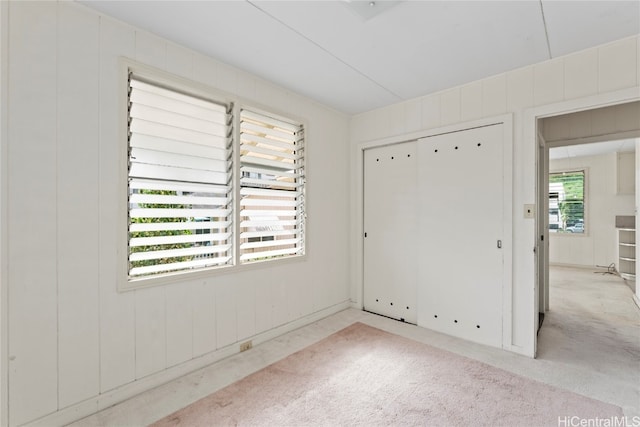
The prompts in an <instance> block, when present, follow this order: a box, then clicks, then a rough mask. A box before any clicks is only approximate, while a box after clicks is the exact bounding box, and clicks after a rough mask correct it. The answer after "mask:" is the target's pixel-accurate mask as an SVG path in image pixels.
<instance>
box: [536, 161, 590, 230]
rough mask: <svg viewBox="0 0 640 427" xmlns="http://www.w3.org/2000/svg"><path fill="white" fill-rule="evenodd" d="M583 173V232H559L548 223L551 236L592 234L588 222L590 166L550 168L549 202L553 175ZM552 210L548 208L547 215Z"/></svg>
mask: <svg viewBox="0 0 640 427" xmlns="http://www.w3.org/2000/svg"><path fill="white" fill-rule="evenodd" d="M580 172H581V173H583V176H584V178H583V179H584V182H583V188H582V205H583V215H582V219H583V224H584V229H583V232H582V233H568V232H560V233H559V232H557V231H551V229H550V223H549V224H548V225H547V232H548V233H549V235H550V236H563V237H587V236H589V234H590V230H591V227H590V225H589V222H588V218H589V203H588V194H589V168H588V167H583V166H576V167H565V168H561V169H554V170H550V171H549V176H548V178H547V203H549V200H550V195H551V193H550V192H549V184H550V183H551V181H550V178H551V175H559V174H563V173H565V174H570V173H580ZM549 211H550V207H549V209H548V212H547V215H549V213H550V212H549Z"/></svg>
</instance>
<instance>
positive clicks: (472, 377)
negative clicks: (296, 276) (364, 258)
mask: <svg viewBox="0 0 640 427" xmlns="http://www.w3.org/2000/svg"><path fill="white" fill-rule="evenodd" d="M574 416H576V417H580V418H581V419H595V418H600V419H603V418H611V417H622V410H621V409H620V408H619V407H617V406H614V405H610V404H607V403H603V402H600V401H597V400H594V399H590V398H587V397H584V396H580V395H578V394H575V393H573V392H569V391H566V390H562V389H559V388H556V387H553V386H550V385H547V384H543V383H540V382H537V381H533V380H530V379H527V378H524V377H521V376H518V375H514V374H512V373H509V372H507V371H504V370H502V369H498V368H494V367H492V366H489V365H486V364H484V363H481V362H477V361H475V360H471V359H468V358H465V357H462V356H458V355H455V354H453V353H450V352H447V351H444V350H440V349H437V348H434V347H431V346H429V345H426V344H422V343H419V342H416V341H413V340H410V339H407V338H403V337H400V336H397V335H394V334H390V333H387V332H384V331H381V330H379V329H376V328H373V327H371V326H367V325H364V324H362V323H355V324H353V325H351V326H349V327H347V328H345V329H343V330H341V331H339V332H336V333H335V334H333V335H331V336H329V337H327V338H325V339H324V340H322V341H319V342H318V343H316V344H314V345H311V346H309V347H307V348H305V349H303V350H301V351H299V352H297V353H294V354H292V355H290V356H288V357H286V358H284V359H282V360H280V361H279V362H277V363H274V364H273V365H270V366H268V367H266V368H264V369H262V370H260V371H258V372H256V373H254V374H252V375H249V376H248V377H246V378H244V379H242V380H240V381H237V382H236V383H234V384H231V385H230V386H228V387H225V388H223V389H222V390H219V391H217V392H215V393H213V394H211V395H209V396H207V397H205V398H204V399H201V400H199V401H197V402H195V403H193V404H192V405H190V406H187V407H186V408H183V409H181V410H180V411H177V412H175V413H173V414H171V415H169V416H167V417H166V418H163V419H162V420H160V421H158V422H157V423H156V424H154V426H176V425H180V426H219V425H251V426H254V425H259V426H262V425H264V426H305V425H309V426H315V425H349V426H350V425H430V426H431V425H433V426H453V425H455V426H479V425H485V426H495V425H510V426H543V425H549V426H558V417H562V419H565V417H569V418H570V417H574ZM567 419H568V418H567ZM561 425H569V424H568V422H567V423H566V424H561ZM585 425H586V424H585Z"/></svg>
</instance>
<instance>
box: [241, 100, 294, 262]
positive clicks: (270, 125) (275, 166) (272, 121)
mask: <svg viewBox="0 0 640 427" xmlns="http://www.w3.org/2000/svg"><path fill="white" fill-rule="evenodd" d="M240 174H241V176H240V209H241V211H240V262H241V263H247V262H254V261H263V260H270V259H276V258H283V257H291V256H296V255H302V254H304V250H305V246H304V227H305V201H304V193H305V168H304V129H303V126H302V125H301V124H299V123H295V122H292V121H288V120H286V119H282V118H279V117H274V116H271V115H268V114H263V113H258V112H254V111H249V110H242V111H241V113H240Z"/></svg>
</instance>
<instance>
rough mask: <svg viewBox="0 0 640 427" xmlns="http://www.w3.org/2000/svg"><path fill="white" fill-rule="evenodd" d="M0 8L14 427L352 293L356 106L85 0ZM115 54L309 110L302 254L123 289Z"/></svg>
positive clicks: (147, 378) (106, 401)
mask: <svg viewBox="0 0 640 427" xmlns="http://www.w3.org/2000/svg"><path fill="white" fill-rule="evenodd" d="M1 6H2V11H3V12H2V15H0V18H4V17H5V14H4V11H5V9H8V19H9V22H8V30H5V28H6V26H5V25H3V26H2V31H3V37H2V41H3V43H4V42H5V41H7V39H8V47H9V49H8V53H7V52H6V50H3V55H7V58H5V57H4V56H3V58H2V60H3V61H2V64H3V66H4V64H5V59H8V73H9V81H8V86H9V88H10V91H9V94H8V95H7V94H6V93H5V92H2V100H3V103H2V105H3V106H4V103H5V102H7V103H8V108H9V110H10V113H9V114H7V113H6V111H4V110H2V118H3V120H4V119H5V118H7V119H8V129H7V132H8V139H5V138H2V147H3V150H4V148H5V147H6V149H7V154H8V157H7V158H2V172H3V174H4V172H5V171H7V173H8V190H7V191H6V192H5V191H3V192H2V200H3V203H4V200H5V196H6V197H7V201H8V203H7V206H8V213H7V216H6V217H4V216H3V224H6V226H7V230H8V238H7V242H6V244H7V247H8V253H6V254H5V253H4V252H2V255H3V257H5V256H6V262H7V264H8V266H9V271H8V283H7V282H5V281H4V280H3V282H2V287H3V289H5V288H8V292H9V302H8V315H7V319H8V323H9V331H8V337H9V342H8V348H6V349H5V351H7V352H8V353H7V354H8V355H9V360H10V362H9V368H8V369H9V375H8V387H9V395H10V397H9V401H10V403H9V408H8V409H9V413H8V419H9V422H10V424H11V425H18V424H23V423H27V422H30V421H33V420H36V419H39V418H41V417H45V418H41V419H40V422H42V423H43V424H62V423H65V422H68V421H71V420H73V419H77V418H79V417H82V416H84V415H87V414H89V413H92V412H94V411H96V410H98V409H101V408H102V407H104V406H107V405H110V404H113V403H115V402H117V401H118V400H122V399H124V398H126V397H128V396H130V395H132V394H135V393H138V392H140V391H143V390H145V389H148V388H150V387H153V386H155V385H158V384H159V383H161V382H163V381H167V380H168V379H170V378H173V377H176V376H179V375H180V374H183V373H185V372H187V371H189V370H193V369H195V368H197V367H199V366H203V365H205V364H208V363H210V362H212V361H214V360H216V359H218V358H221V357H223V356H225V355H228V354H231V353H234V352H237V351H238V345H237V344H234V343H238V342H240V341H244V340H246V339H248V338H251V337H256V336H257V337H258V339H264V338H265V337H268V336H273V335H275V334H278V333H282V331H283V330H286V329H287V327H288V328H293V327H296V325H300V324H302V323H305V322H310V321H312V320H313V319H314V318H316V317H320V316H324V315H326V314H328V313H331V312H333V311H337V310H339V309H341V308H343V307H346V306H347V302H348V299H349V285H348V279H349V277H348V267H349V266H348V262H349V240H348V237H347V236H348V221H349V214H348V209H349V205H348V200H349V197H348V196H349V188H348V185H347V184H346V183H347V182H348V179H349V175H348V167H349V164H348V156H349V145H348V119H349V118H348V117H347V116H345V115H343V114H340V113H337V112H335V111H333V110H330V109H328V108H326V107H324V106H322V105H319V104H317V103H315V102H313V101H311V100H308V99H305V98H303V97H301V96H299V95H297V94H295V93H291V92H288V91H286V90H284V89H282V88H279V87H277V86H274V85H272V84H270V83H268V82H266V81H263V80H261V79H259V78H256V77H254V76H252V75H250V74H248V73H245V72H243V71H240V70H237V69H234V68H232V67H229V66H227V65H225V64H222V63H220V62H217V61H215V60H213V59H211V58H208V57H205V56H203V55H200V54H198V53H195V52H192V51H190V50H187V49H185V48H182V47H180V46H177V45H175V44H172V43H169V42H167V41H165V40H163V39H160V38H158V37H156V36H154V35H151V34H149V33H146V32H144V31H140V30H137V29H135V28H133V27H130V26H127V25H124V24H121V23H119V22H116V21H114V20H112V19H110V18H107V17H104V16H100V15H98V14H96V13H95V12H93V11H90V10H89V9H86V8H84V7H83V6H79V5H77V4H73V3H69V2H60V3H58V2H11V3H10V4H8V5H7V3H5V2H2V5H1ZM4 23H5V22H4V20H3V21H2V24H4ZM5 31H8V37H5V35H4V32H5ZM120 56H126V57H129V58H132V59H135V60H137V61H139V62H141V63H143V64H147V65H151V66H155V67H157V68H160V69H162V70H165V71H168V72H171V73H175V74H177V75H179V76H182V77H186V78H189V79H192V80H194V81H197V82H200V83H204V84H207V85H210V86H212V87H214V88H216V89H219V90H222V91H224V92H227V93H228V94H230V95H231V96H237V97H242V98H244V99H247V100H249V101H250V102H252V103H258V104H259V105H263V106H265V108H273V109H275V110H276V112H279V113H281V114H284V115H287V114H290V115H292V116H294V117H301V118H303V119H304V120H305V122H306V123H307V133H306V135H307V150H306V154H307V160H308V163H307V176H308V187H307V188H308V197H307V203H308V205H307V212H308V227H307V239H308V240H307V257H306V259H305V260H302V261H299V262H290V263H277V264H275V265H274V264H271V265H265V266H262V267H258V268H254V269H248V270H243V271H242V272H236V273H228V274H221V275H220V274H219V275H212V276H210V277H207V278H204V279H203V278H200V279H197V280H196V279H191V280H187V279H183V280H178V279H177V281H176V283H175V284H171V285H166V286H158V287H153V288H147V289H139V290H136V291H130V292H123V293H119V292H117V291H116V279H117V277H116V270H117V268H116V266H117V263H118V261H119V259H120V257H123V256H125V254H122V253H118V252H117V246H116V243H117V242H116V240H117V238H116V236H117V235H118V233H121V232H122V230H120V229H119V228H118V227H119V226H120V225H121V224H122V223H123V222H122V218H119V217H118V212H119V210H118V209H119V206H118V202H119V201H120V200H121V199H122V197H121V195H122V192H124V191H126V188H125V187H123V186H121V185H119V184H118V183H119V182H120V181H119V174H120V168H121V167H122V162H121V161H120V159H119V153H120V152H121V151H120V147H121V144H125V141H123V140H121V138H120V137H119V135H120V134H119V126H120V124H121V123H120V118H121V117H120V115H119V114H120V111H121V108H122V105H121V103H122V102H123V100H124V97H123V96H122V93H120V91H121V90H122V89H123V87H122V86H121V85H120V72H121V70H120V68H119V67H118V58H119V57H120ZM2 76H4V74H2ZM3 132H4V129H3ZM3 182H4V181H3ZM3 209H4V204H3ZM4 240H5V235H4V234H3V245H4ZM3 261H4V260H3ZM3 315H6V313H3ZM3 325H4V322H3ZM287 325H288V326H287ZM260 334H261V335H260ZM260 337H262V338H260ZM4 357H5V354H2V358H4ZM3 380H6V377H5V376H3ZM4 384H6V382H5V383H4ZM0 390H1V389H0ZM2 409H3V416H6V408H2ZM2 424H5V423H2Z"/></svg>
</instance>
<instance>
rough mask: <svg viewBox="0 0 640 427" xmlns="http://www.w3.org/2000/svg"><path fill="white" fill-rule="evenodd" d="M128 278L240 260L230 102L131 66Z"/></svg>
mask: <svg viewBox="0 0 640 427" xmlns="http://www.w3.org/2000/svg"><path fill="white" fill-rule="evenodd" d="M128 104H129V105H128V108H129V113H128V115H129V117H128V150H129V151H128V160H129V161H128V214H129V215H128V245H127V247H128V262H129V267H128V275H129V279H130V280H131V279H136V278H144V277H151V276H155V275H163V274H167V273H175V272H182V271H192V270H195V269H203V268H209V267H216V266H224V265H229V264H231V263H232V262H233V245H232V242H233V226H234V224H233V203H232V200H233V197H232V192H233V186H232V182H233V181H232V143H233V141H232V139H233V138H232V134H233V132H232V116H231V114H230V112H231V106H230V105H224V104H220V103H216V102H213V101H211V100H209V99H205V98H203V97H199V96H194V95H193V94H191V93H188V92H185V91H182V90H178V89H175V88H171V87H167V86H166V85H160V84H158V83H155V82H154V81H153V80H147V79H145V78H142V77H139V76H137V75H135V74H132V73H130V74H129V95H128Z"/></svg>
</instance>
